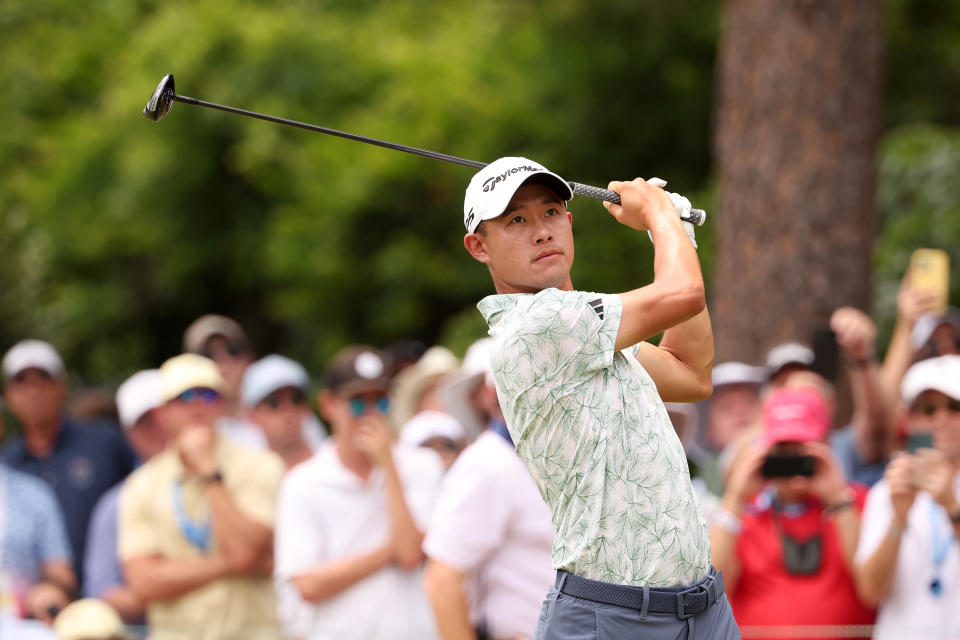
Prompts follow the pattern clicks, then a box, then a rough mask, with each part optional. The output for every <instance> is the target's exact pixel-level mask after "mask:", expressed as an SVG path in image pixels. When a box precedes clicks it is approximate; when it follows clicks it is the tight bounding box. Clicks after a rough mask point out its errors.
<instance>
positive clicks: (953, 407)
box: [914, 400, 960, 416]
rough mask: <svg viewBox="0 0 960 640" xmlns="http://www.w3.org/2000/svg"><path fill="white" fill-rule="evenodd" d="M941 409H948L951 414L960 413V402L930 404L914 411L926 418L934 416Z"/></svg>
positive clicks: (920, 406) (949, 401)
mask: <svg viewBox="0 0 960 640" xmlns="http://www.w3.org/2000/svg"><path fill="white" fill-rule="evenodd" d="M940 409H946V410H947V411H948V412H950V413H960V400H948V401H947V402H944V403H941V404H937V403H934V402H928V403H926V404H922V405H919V406H917V407H914V411H916V412H918V413H922V414H923V415H925V416H932V415H933V414H935V413H936V412H937V411H939V410H940Z"/></svg>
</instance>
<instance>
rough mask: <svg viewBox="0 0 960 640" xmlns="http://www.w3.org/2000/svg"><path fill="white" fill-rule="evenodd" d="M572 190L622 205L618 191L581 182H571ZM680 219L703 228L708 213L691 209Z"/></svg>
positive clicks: (582, 194) (578, 193)
mask: <svg viewBox="0 0 960 640" xmlns="http://www.w3.org/2000/svg"><path fill="white" fill-rule="evenodd" d="M570 188H571V189H573V192H574V193H576V194H577V195H581V196H586V197H588V198H593V199H595V200H605V201H607V202H612V203H614V204H620V194H619V193H617V192H616V191H610V190H609V189H601V188H600V187H591V186H590V185H588V184H581V183H579V182H571V183H570ZM680 219H681V220H686V221H687V222H690V223H692V224H693V225H695V226H698V227H702V226H703V223H704V222H706V220H707V212H706V211H704V210H703V209H691V210H690V213H689V214H688V215H687V216H686V217H684V216H680Z"/></svg>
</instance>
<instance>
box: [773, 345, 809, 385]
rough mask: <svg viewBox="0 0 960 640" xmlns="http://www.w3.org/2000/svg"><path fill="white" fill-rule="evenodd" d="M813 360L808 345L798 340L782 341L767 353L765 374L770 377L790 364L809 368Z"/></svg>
mask: <svg viewBox="0 0 960 640" xmlns="http://www.w3.org/2000/svg"><path fill="white" fill-rule="evenodd" d="M813 360H814V354H813V349H811V348H810V347H808V346H806V345H803V344H800V343H799V342H784V343H783V344H778V345H777V346H775V347H774V348H773V349H770V351H769V352H768V353H767V363H766V364H767V375H768V376H769V377H771V378H772V377H773V376H774V375H776V374H777V373H778V372H779V371H780V370H781V369H783V368H784V367H786V366H787V365H791V364H799V365H802V366H804V367H808V368H809V367H810V365H812V364H813Z"/></svg>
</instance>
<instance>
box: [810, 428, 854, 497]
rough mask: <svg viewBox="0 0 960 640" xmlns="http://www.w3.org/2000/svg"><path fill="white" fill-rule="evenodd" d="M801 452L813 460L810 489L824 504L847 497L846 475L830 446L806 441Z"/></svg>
mask: <svg viewBox="0 0 960 640" xmlns="http://www.w3.org/2000/svg"><path fill="white" fill-rule="evenodd" d="M803 452H804V453H805V454H806V455H808V456H810V457H811V458H813V459H814V460H815V463H814V473H813V477H811V478H810V490H811V491H812V492H813V493H814V494H815V495H816V496H817V497H818V498H820V501H821V502H822V503H823V504H825V505H832V504H839V503H841V502H843V501H844V500H847V499H849V498H848V497H847V496H848V495H849V489H848V486H847V477H846V475H844V473H843V469H842V468H841V467H840V463H839V462H838V461H837V458H836V457H835V456H834V455H833V452H832V451H830V447H829V446H828V445H826V444H825V443H823V442H807V443H805V444H804V445H803Z"/></svg>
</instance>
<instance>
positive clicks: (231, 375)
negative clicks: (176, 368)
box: [183, 314, 268, 449]
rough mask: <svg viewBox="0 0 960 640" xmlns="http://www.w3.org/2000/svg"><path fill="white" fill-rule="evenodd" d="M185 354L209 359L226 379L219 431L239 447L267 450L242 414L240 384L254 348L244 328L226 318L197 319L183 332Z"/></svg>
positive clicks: (261, 434) (255, 428)
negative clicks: (251, 346) (239, 445)
mask: <svg viewBox="0 0 960 640" xmlns="http://www.w3.org/2000/svg"><path fill="white" fill-rule="evenodd" d="M183 351H184V352H185V353H195V354H197V355H201V356H204V357H206V358H210V359H211V360H213V361H214V362H216V363H217V368H219V369H220V375H221V376H222V378H223V413H222V415H221V416H220V419H219V420H218V421H217V430H219V431H220V433H222V434H223V435H225V436H227V437H228V438H230V439H231V440H233V441H234V442H236V443H237V444H241V445H246V446H248V447H254V448H257V449H266V448H267V446H268V445H267V440H266V438H265V437H264V435H263V432H262V431H261V430H260V429H258V428H257V427H256V426H255V425H253V424H251V423H250V422H249V421H248V420H247V419H246V418H245V417H244V415H243V405H242V403H241V401H240V385H241V383H242V381H243V374H244V372H245V371H246V370H247V367H249V366H250V365H251V364H252V363H253V361H254V355H253V349H251V348H250V341H249V340H248V339H247V334H246V333H245V332H244V331H243V328H242V327H241V326H240V325H239V324H237V322H236V321H235V320H232V319H230V318H227V317H226V316H218V315H214V314H207V315H205V316H201V317H199V318H197V319H196V320H194V321H193V322H192V323H191V324H190V326H189V327H187V330H186V331H184V333H183Z"/></svg>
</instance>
